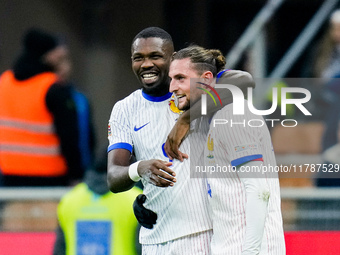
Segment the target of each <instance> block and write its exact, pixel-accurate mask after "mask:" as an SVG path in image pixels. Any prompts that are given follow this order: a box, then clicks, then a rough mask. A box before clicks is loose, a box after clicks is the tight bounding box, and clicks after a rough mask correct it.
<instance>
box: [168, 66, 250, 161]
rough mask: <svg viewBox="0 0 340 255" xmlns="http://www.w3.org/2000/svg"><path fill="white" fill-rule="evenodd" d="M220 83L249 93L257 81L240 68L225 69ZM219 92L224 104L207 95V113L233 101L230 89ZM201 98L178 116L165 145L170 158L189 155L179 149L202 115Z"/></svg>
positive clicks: (218, 90) (181, 158) (213, 111)
mask: <svg viewBox="0 0 340 255" xmlns="http://www.w3.org/2000/svg"><path fill="white" fill-rule="evenodd" d="M217 83H218V84H231V85H235V86H237V87H238V88H240V89H241V90H242V92H243V94H244V95H246V93H247V89H248V88H254V87H255V82H254V79H253V77H252V76H251V74H250V73H248V72H244V71H239V70H227V71H224V72H223V73H222V75H221V77H220V78H219V80H218V82H217ZM216 91H217V93H218V94H219V96H220V98H221V101H222V105H221V104H216V105H215V102H214V101H213V99H212V98H210V97H207V114H208V115H211V114H214V113H215V112H216V111H218V110H220V109H221V108H222V107H223V106H225V105H228V104H230V103H232V102H233V95H232V93H231V91H230V90H229V89H216ZM201 116H202V115H201V100H198V101H197V102H196V103H195V104H193V105H192V106H191V107H190V109H189V110H187V111H186V112H184V113H182V114H181V116H180V117H179V118H178V120H177V122H176V124H175V126H174V127H173V128H172V130H171V131H170V133H169V135H168V138H167V140H166V142H165V145H164V150H165V152H166V153H167V155H168V157H169V158H170V159H174V158H176V159H179V160H181V161H183V159H184V158H188V156H187V155H186V154H184V153H182V152H181V151H180V150H179V146H180V145H181V143H182V141H183V138H184V137H185V135H186V133H187V132H188V130H189V127H190V121H192V120H195V119H197V118H199V117H201Z"/></svg>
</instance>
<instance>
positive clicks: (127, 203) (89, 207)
mask: <svg viewBox="0 0 340 255" xmlns="http://www.w3.org/2000/svg"><path fill="white" fill-rule="evenodd" d="M105 154H106V151H105ZM106 163H107V159H106V157H105V160H102V161H101V163H100V164H99V165H98V166H96V167H95V169H94V170H89V171H87V172H86V175H85V180H84V182H83V183H80V184H78V185H77V186H75V187H74V188H73V189H72V190H71V191H70V192H69V193H68V194H66V195H65V196H64V197H63V198H62V199H61V202H60V204H59V206H58V219H59V224H60V226H59V227H58V229H57V238H56V242H55V245H54V253H53V254H54V255H65V254H69V255H70V254H84V255H86V254H91V255H92V254H100V255H109V254H110V255H111V254H113V255H116V254H117V255H121V254H124V255H132V254H140V250H141V249H140V244H139V242H138V232H139V226H138V223H137V220H136V218H135V216H134V214H133V209H132V204H133V201H134V200H135V198H136V196H138V195H139V194H140V193H141V190H140V189H139V188H137V187H134V188H132V189H131V190H129V191H126V192H122V193H117V194H113V193H111V192H110V191H109V188H108V186H107V179H106Z"/></svg>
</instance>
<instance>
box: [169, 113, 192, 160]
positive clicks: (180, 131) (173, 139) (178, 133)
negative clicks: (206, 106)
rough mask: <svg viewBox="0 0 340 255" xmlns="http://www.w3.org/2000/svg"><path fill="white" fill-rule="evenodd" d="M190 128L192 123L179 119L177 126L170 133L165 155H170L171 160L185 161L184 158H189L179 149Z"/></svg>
mask: <svg viewBox="0 0 340 255" xmlns="http://www.w3.org/2000/svg"><path fill="white" fill-rule="evenodd" d="M189 128H190V123H187V122H185V121H183V120H182V119H181V118H179V119H178V120H177V122H176V124H175V126H174V127H173V128H172V130H171V131H170V133H169V135H168V138H167V140H166V142H165V144H164V150H165V153H166V154H167V155H168V157H169V159H171V160H172V159H174V158H175V159H178V160H180V161H183V160H184V158H188V155H187V154H185V153H183V152H181V151H180V150H179V149H178V148H179V146H180V145H181V143H182V141H183V138H184V137H185V135H186V134H187V133H188V131H189Z"/></svg>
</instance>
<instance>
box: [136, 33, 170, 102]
mask: <svg viewBox="0 0 340 255" xmlns="http://www.w3.org/2000/svg"><path fill="white" fill-rule="evenodd" d="M131 51H132V57H131V59H132V69H133V71H134V73H135V75H136V76H137V78H138V80H139V81H140V82H141V84H142V87H143V91H144V92H145V93H146V94H149V95H153V96H162V95H164V94H165V93H167V92H168V91H169V77H168V72H169V66H170V60H171V56H172V53H173V47H172V45H171V44H170V43H169V42H167V41H166V40H163V39H161V38H157V37H150V38H138V39H136V40H135V41H134V43H133V44H132V49H131Z"/></svg>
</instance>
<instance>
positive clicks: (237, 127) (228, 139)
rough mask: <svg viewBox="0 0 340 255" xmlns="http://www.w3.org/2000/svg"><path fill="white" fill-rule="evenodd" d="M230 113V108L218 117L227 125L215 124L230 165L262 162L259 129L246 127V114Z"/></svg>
mask: <svg viewBox="0 0 340 255" xmlns="http://www.w3.org/2000/svg"><path fill="white" fill-rule="evenodd" d="M231 111H232V108H229V109H228V111H227V112H225V111H224V112H223V114H222V116H220V117H222V118H223V121H228V123H227V124H224V125H218V124H217V125H218V129H217V131H218V133H217V135H218V136H221V137H220V140H222V141H224V144H223V146H224V147H225V149H226V152H227V155H228V157H229V160H230V162H231V165H232V166H233V167H237V166H239V165H241V164H244V163H247V162H249V161H263V152H262V148H261V139H262V136H261V130H260V129H261V128H260V127H254V125H253V126H250V125H248V124H249V120H250V118H249V116H247V113H246V114H245V115H233V114H232V113H231ZM257 119H258V117H257ZM215 123H216V122H215ZM264 125H265V124H264Z"/></svg>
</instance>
